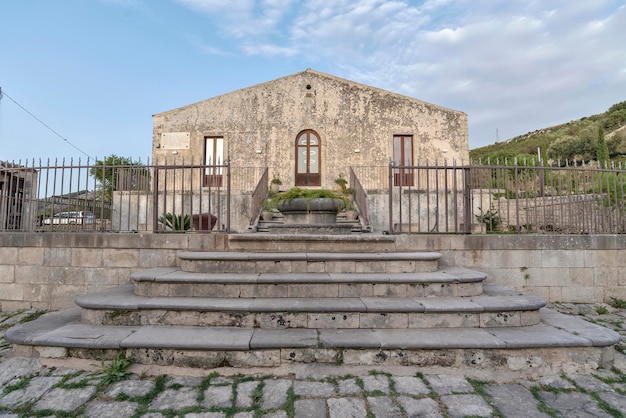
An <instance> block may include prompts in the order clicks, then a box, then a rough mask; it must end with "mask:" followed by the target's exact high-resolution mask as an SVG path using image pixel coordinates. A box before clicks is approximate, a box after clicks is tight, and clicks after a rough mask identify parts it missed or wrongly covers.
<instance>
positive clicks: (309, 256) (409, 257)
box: [177, 251, 441, 261]
mask: <svg viewBox="0 0 626 418" xmlns="http://www.w3.org/2000/svg"><path fill="white" fill-rule="evenodd" d="M177 256H178V258H180V259H182V260H201V261H270V260H271V261H283V260H285V261H287V260H289V261H436V260H439V259H440V258H441V253H438V252H377V253H374V252H372V253H368V252H355V253H345V252H293V253H291V252H289V253H287V252H258V251H254V252H248V251H180V252H178V253H177Z"/></svg>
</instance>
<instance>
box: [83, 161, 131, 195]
mask: <svg viewBox="0 0 626 418" xmlns="http://www.w3.org/2000/svg"><path fill="white" fill-rule="evenodd" d="M139 165H141V163H140V162H138V161H133V160H132V159H131V158H127V157H120V156H118V155H115V154H111V155H109V156H108V157H105V158H104V160H96V163H95V164H94V166H93V167H91V168H90V169H89V175H91V176H92V177H93V178H95V179H96V181H97V182H98V184H97V185H96V189H97V190H98V191H100V192H101V193H103V195H104V200H106V201H111V198H112V197H113V191H114V190H117V186H118V181H119V177H120V176H119V174H120V171H121V170H122V169H123V168H129V167H137V166H139Z"/></svg>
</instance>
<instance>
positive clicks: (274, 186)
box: [270, 175, 283, 194]
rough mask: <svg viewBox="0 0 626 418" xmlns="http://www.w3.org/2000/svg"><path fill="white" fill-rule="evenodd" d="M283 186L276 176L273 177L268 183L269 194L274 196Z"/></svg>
mask: <svg viewBox="0 0 626 418" xmlns="http://www.w3.org/2000/svg"><path fill="white" fill-rule="evenodd" d="M282 184H283V182H282V181H280V179H279V178H278V176H277V175H274V178H272V180H271V181H270V193H273V194H276V193H278V190H279V189H280V186H281V185H282Z"/></svg>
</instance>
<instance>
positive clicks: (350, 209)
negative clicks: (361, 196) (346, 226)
mask: <svg viewBox="0 0 626 418" xmlns="http://www.w3.org/2000/svg"><path fill="white" fill-rule="evenodd" d="M357 214H358V213H357V210H356V206H355V205H354V200H348V202H347V203H346V219H347V220H348V221H354V220H355V219H356V218H357Z"/></svg>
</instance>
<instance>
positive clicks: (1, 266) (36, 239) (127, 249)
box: [0, 233, 626, 310]
mask: <svg viewBox="0 0 626 418" xmlns="http://www.w3.org/2000/svg"><path fill="white" fill-rule="evenodd" d="M395 246H396V249H397V250H398V251H439V252H441V253H442V254H443V257H442V259H441V260H440V266H441V268H446V267H454V266H458V267H466V268H470V269H474V270H479V271H483V272H485V273H487V275H488V279H487V282H488V283H492V284H498V285H502V286H506V287H509V288H514V289H517V290H519V291H521V292H525V293H532V294H536V295H538V296H541V297H543V298H544V299H546V300H548V301H552V302H556V301H560V302H585V303H590V302H594V303H597V302H603V301H607V302H608V301H609V300H610V298H611V297H615V298H620V299H626V276H624V275H623V274H622V273H623V270H625V269H626V236H625V235H580V236H577V235H570V236H568V235H399V236H397V237H396V244H395ZM227 247H228V244H227V237H226V236H225V235H221V234H193V233H192V234H174V233H168V234H150V233H148V234H100V233H84V234H81V233H68V234H56V233H55V234H46V233H3V234H0V308H1V309H2V310H13V309H18V308H24V307H35V308H39V309H52V310H54V309H60V308H64V307H69V306H72V305H73V300H74V298H75V297H76V296H78V295H81V294H83V293H87V292H90V291H95V290H99V289H104V288H108V287H112V286H116V285H119V284H124V283H129V282H130V278H129V277H130V274H131V273H132V272H134V271H138V270H142V269H146V268H151V267H157V266H167V267H169V266H176V265H177V263H178V260H177V258H176V253H177V252H178V251H180V250H193V251H196V250H199V251H202V250H223V249H226V248H227ZM329 250H332V249H329ZM336 250H337V251H340V249H336Z"/></svg>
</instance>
